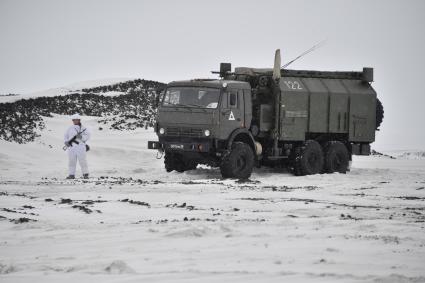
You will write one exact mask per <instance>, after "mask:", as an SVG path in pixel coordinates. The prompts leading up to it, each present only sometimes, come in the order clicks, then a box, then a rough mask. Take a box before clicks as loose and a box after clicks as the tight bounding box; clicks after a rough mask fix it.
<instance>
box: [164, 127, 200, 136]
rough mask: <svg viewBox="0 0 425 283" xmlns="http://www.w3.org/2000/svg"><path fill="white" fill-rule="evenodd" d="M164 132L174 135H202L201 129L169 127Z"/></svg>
mask: <svg viewBox="0 0 425 283" xmlns="http://www.w3.org/2000/svg"><path fill="white" fill-rule="evenodd" d="M165 134H166V135H167V136H176V137H202V129H192V128H177V127H170V128H167V130H166V132H165Z"/></svg>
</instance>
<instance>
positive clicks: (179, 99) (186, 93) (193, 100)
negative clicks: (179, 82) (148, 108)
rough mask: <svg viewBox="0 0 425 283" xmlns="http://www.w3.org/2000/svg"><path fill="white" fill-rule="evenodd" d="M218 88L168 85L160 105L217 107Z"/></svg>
mask: <svg viewBox="0 0 425 283" xmlns="http://www.w3.org/2000/svg"><path fill="white" fill-rule="evenodd" d="M219 98H220V90H219V89H215V88H199V87H170V88H168V89H167V91H166V92H165V96H164V100H163V102H162V105H164V106H173V105H174V106H187V107H201V108H217V106H218V100H219Z"/></svg>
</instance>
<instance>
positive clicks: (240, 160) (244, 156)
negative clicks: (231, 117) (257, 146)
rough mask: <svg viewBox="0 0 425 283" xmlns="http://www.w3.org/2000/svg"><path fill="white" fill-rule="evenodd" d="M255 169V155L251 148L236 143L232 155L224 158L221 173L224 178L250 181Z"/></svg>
mask: <svg viewBox="0 0 425 283" xmlns="http://www.w3.org/2000/svg"><path fill="white" fill-rule="evenodd" d="M253 167H254V153H253V151H252V149H251V147H250V146H249V145H247V144H245V143H242V142H235V143H234V144H233V146H232V150H231V151H230V153H229V154H228V155H227V156H226V157H224V158H223V160H222V162H221V165H220V171H221V176H223V178H237V179H248V178H249V177H251V173H252V168H253Z"/></svg>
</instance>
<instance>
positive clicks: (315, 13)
mask: <svg viewBox="0 0 425 283" xmlns="http://www.w3.org/2000/svg"><path fill="white" fill-rule="evenodd" d="M323 39H327V42H326V44H325V45H324V46H323V47H322V48H320V49H318V50H317V51H315V52H313V53H311V54H309V55H307V56H306V57H304V58H303V59H301V60H299V61H297V62H296V63H294V64H293V65H291V68H295V69H319V70H361V69H362V67H364V66H370V67H374V68H375V82H374V83H373V86H374V88H375V89H376V91H377V92H378V96H379V97H380V99H381V100H382V102H383V103H384V107H385V118H384V122H383V126H382V130H381V132H379V133H378V135H377V142H376V144H375V146H376V147H377V148H379V149H396V148H421V149H425V126H424V123H425V114H424V113H425V111H424V107H425V54H424V52H425V1H420V0H418V1H371V0H368V1H359V0H356V1H341V0H339V1H317V0H311V1H295V0H293V1H247V0H243V1H242V0H241V1H224V0H223V1H200V0H194V1H184V0H183V1H172V0H170V1H158V0H155V1H122V0H121V1H105V0H101V1H87V0H83V1H76V0H74V1H60V0H51V1H33V0H28V1H19V0H10V1H9V0H0V40H1V44H0V93H9V92H14V93H25V92H33V91H38V90H43V89H47V88H52V87H59V86H64V85H68V84H70V83H74V82H79V81H86V80H93V79H101V78H121V77H125V78H127V77H128V78H136V77H137V78H145V79H151V80H158V81H163V82H169V81H171V80H179V79H188V78H193V77H198V78H199V77H212V75H211V74H210V71H211V70H217V69H218V66H219V63H220V62H231V63H232V64H233V66H252V67H271V66H272V64H273V56H274V50H275V49H276V48H281V50H282V61H283V62H287V61H289V60H290V59H292V58H293V57H296V56H297V55H298V54H300V53H301V52H303V51H304V50H306V49H308V48H310V47H311V46H312V45H314V44H315V43H317V42H319V41H321V40H323Z"/></svg>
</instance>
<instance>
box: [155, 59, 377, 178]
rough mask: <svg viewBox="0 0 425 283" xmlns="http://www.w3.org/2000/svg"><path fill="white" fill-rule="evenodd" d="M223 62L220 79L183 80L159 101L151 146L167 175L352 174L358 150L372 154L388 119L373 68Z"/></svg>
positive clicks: (240, 176) (169, 86)
mask: <svg viewBox="0 0 425 283" xmlns="http://www.w3.org/2000/svg"><path fill="white" fill-rule="evenodd" d="M275 73H276V71H275V70H274V69H256V68H236V69H235V70H234V71H233V72H232V71H231V66H230V64H229V63H222V64H221V66H220V72H219V74H220V77H221V78H220V79H196V80H188V81H176V82H171V83H169V84H168V85H167V87H166V89H165V90H164V92H163V95H162V96H161V97H160V99H159V103H158V113H157V124H156V127H155V131H156V133H157V135H158V141H149V142H148V148H150V149H157V150H159V151H161V152H163V153H164V154H165V157H164V163H165V169H166V170H167V172H170V171H173V170H175V171H177V172H184V171H186V170H192V169H195V168H196V167H197V165H198V164H207V165H210V166H212V167H220V171H221V174H222V176H223V177H224V178H239V179H246V178H249V177H250V175H251V172H252V170H253V167H255V166H256V167H261V166H285V167H287V168H288V169H289V170H290V172H293V173H294V174H295V175H309V174H317V173H333V172H340V173H345V172H347V171H348V170H349V164H350V162H351V157H352V155H353V154H358V155H368V154H370V143H372V142H374V140H375V131H376V130H377V129H378V127H379V125H380V123H381V122H382V118H383V109H382V104H381V103H380V102H379V100H378V99H377V96H376V92H375V90H374V89H373V88H372V86H371V82H372V81H373V69H371V68H364V69H363V71H362V72H322V71H303V70H287V69H279V74H278V76H277V77H276V75H274V74H275Z"/></svg>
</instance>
